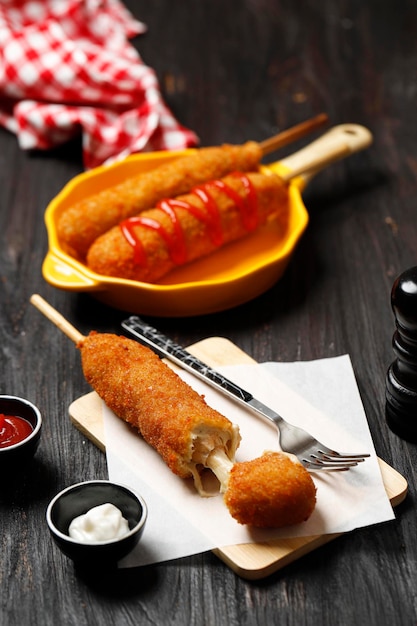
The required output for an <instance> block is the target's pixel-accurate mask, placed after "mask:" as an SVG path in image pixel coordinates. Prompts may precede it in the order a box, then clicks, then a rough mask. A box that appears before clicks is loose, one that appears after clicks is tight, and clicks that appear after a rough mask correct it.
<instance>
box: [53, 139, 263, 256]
mask: <svg viewBox="0 0 417 626" xmlns="http://www.w3.org/2000/svg"><path fill="white" fill-rule="evenodd" d="M261 156H262V151H261V148H260V146H259V145H258V144H257V143H256V142H254V141H249V142H247V143H245V144H243V145H242V146H232V145H228V144H225V145H223V146H220V147H210V148H200V149H198V150H196V152H195V153H193V154H191V155H190V156H187V157H183V158H179V159H177V160H175V161H173V162H170V163H167V164H165V165H161V166H159V167H157V168H155V169H153V170H151V171H149V172H143V173H141V174H138V175H137V176H134V177H132V178H128V179H127V180H125V181H124V182H121V183H119V184H118V185H115V186H113V187H109V188H108V189H104V190H103V191H101V192H99V193H97V194H94V195H92V196H90V197H88V198H85V199H83V200H81V201H79V202H77V203H76V204H74V205H73V206H71V207H68V208H67V209H66V210H65V211H64V212H63V213H62V214H61V216H60V218H59V220H58V223H57V235H58V239H59V241H60V244H61V246H62V248H63V250H64V251H65V252H67V253H68V254H70V255H71V256H74V257H75V258H77V259H79V260H83V259H84V258H85V255H86V254H87V250H88V248H89V247H90V246H91V244H92V243H93V241H94V240H95V239H96V238H97V237H99V236H100V235H102V234H103V233H104V232H106V231H107V230H109V228H112V227H113V226H115V225H116V224H118V223H119V222H120V221H121V220H123V219H126V218H128V217H130V216H132V215H136V214H138V213H140V212H141V211H144V210H146V209H150V208H152V207H153V206H155V204H156V203H157V202H158V201H159V200H161V199H162V198H171V197H174V196H178V195H180V194H184V193H187V192H188V191H189V190H190V189H192V187H194V186H195V185H198V184H200V183H203V182H205V181H207V180H211V179H214V178H221V177H223V176H225V175H226V174H228V173H229V172H232V171H235V170H239V171H242V172H246V171H250V170H254V169H257V167H258V165H259V161H260V159H261Z"/></svg>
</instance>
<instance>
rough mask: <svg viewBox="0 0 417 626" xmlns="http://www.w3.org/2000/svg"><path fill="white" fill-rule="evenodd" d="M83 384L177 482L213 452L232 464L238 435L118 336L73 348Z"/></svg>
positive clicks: (142, 350) (196, 472)
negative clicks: (135, 434)
mask: <svg viewBox="0 0 417 626" xmlns="http://www.w3.org/2000/svg"><path fill="white" fill-rule="evenodd" d="M78 348H79V349H80V351H81V363H82V368H83V373H84V376H85V378H86V380H87V382H88V383H89V384H90V385H91V386H92V387H93V389H94V390H95V391H96V392H97V394H98V395H99V396H100V398H102V400H103V401H104V402H105V404H106V405H107V406H108V407H109V408H110V409H111V410H112V411H113V412H114V413H115V415H116V416H117V417H119V418H121V419H122V420H124V421H125V422H127V423H128V424H130V425H131V426H132V427H133V428H134V429H136V430H137V431H138V432H139V433H140V434H141V435H142V437H143V439H144V440H145V441H146V442H147V443H148V444H149V445H151V446H152V447H153V448H154V449H155V450H156V451H157V452H158V454H159V455H160V456H161V457H162V459H163V460H164V461H165V463H166V465H167V466H168V467H169V468H170V470H171V471H172V472H174V473H175V474H177V475H178V476H180V477H181V478H188V477H192V478H193V479H194V484H195V486H196V488H197V490H198V492H199V493H200V495H203V496H206V495H213V494H211V493H210V494H209V493H206V492H205V490H204V487H203V483H202V480H201V474H202V472H203V470H204V469H205V468H207V467H208V465H207V459H208V457H209V456H210V454H212V453H213V452H215V451H216V453H217V454H220V455H223V456H224V458H226V459H227V460H228V462H229V463H233V462H234V458H235V452H236V449H237V447H238V445H239V443H240V434H239V429H238V427H237V426H236V425H234V424H232V422H230V420H228V419H227V418H226V417H224V416H223V415H221V414H220V413H219V412H218V411H216V410H215V409H213V408H211V407H210V406H208V404H207V403H206V401H205V399H204V397H203V396H201V395H200V394H198V393H197V392H196V391H195V390H194V389H192V388H191V387H190V386H189V385H188V384H187V383H185V382H184V381H183V380H182V379H181V378H180V377H179V376H178V375H177V374H176V373H175V372H174V371H173V370H172V369H171V368H170V367H168V365H166V364H165V363H164V362H163V361H161V359H160V358H159V357H158V356H157V355H156V354H155V353H154V352H153V351H152V350H151V349H150V348H147V347H145V346H143V345H141V344H139V343H138V342H136V341H134V340H132V339H128V338H126V337H123V336H118V335H113V334H110V333H96V332H92V333H90V334H89V335H88V336H87V337H84V338H83V339H82V340H81V341H80V342H79V343H78Z"/></svg>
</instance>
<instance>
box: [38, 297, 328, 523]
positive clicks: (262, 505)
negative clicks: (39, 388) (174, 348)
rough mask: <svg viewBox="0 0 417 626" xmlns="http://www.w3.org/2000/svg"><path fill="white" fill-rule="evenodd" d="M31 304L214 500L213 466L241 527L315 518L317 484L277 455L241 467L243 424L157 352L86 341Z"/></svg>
mask: <svg viewBox="0 0 417 626" xmlns="http://www.w3.org/2000/svg"><path fill="white" fill-rule="evenodd" d="M31 302H32V304H33V305H34V306H36V307H37V308H38V309H39V310H40V311H41V312H42V313H44V315H46V317H48V318H49V319H50V320H51V321H53V322H54V323H55V324H56V325H57V326H58V327H59V328H60V329H61V330H62V331H63V332H65V333H66V334H67V336H68V337H70V339H72V340H73V341H74V342H75V343H76V345H77V347H78V348H79V349H80V352H81V361H82V367H83V372H84V376H85V378H86V380H87V381H88V382H89V384H90V385H91V386H92V387H93V389H94V390H95V391H96V392H97V394H98V395H99V396H100V397H101V398H102V399H103V400H104V402H105V403H106V405H107V406H108V407H109V408H110V409H111V410H112V411H113V412H114V413H115V414H116V415H117V416H118V417H119V418H121V419H123V420H124V421H126V422H127V423H129V424H130V425H131V426H132V427H134V428H135V429H136V430H138V431H139V432H140V434H141V435H142V437H143V438H144V440H145V441H146V442H147V443H148V444H150V445H151V446H152V447H153V448H154V449H155V450H156V451H157V452H158V453H159V454H160V455H161V457H162V458H163V460H164V461H165V463H166V464H167V466H168V467H169V468H170V469H171V471H172V472H174V473H175V474H177V475H178V476H180V477H182V478H187V477H193V479H194V483H195V486H196V488H197V490H198V492H199V493H200V495H202V496H205V495H212V494H207V493H206V492H205V490H204V488H203V485H202V481H201V472H202V470H203V469H205V468H209V469H211V470H212V471H213V473H214V474H215V475H216V476H217V478H218V480H219V482H220V491H221V492H222V493H223V494H224V501H225V504H226V506H227V507H228V509H229V512H230V514H231V515H232V517H234V519H236V521H238V522H239V523H241V524H248V525H251V526H257V527H282V526H287V525H290V524H298V523H301V522H303V521H305V520H306V519H307V518H308V517H309V516H310V515H311V513H312V511H313V510H314V507H315V503H316V489H315V485H314V483H313V480H312V478H311V476H310V474H309V473H308V472H307V470H306V469H305V468H304V467H303V466H302V465H301V463H300V462H299V461H298V459H296V457H293V456H292V455H288V454H284V453H282V452H270V453H266V454H264V455H263V456H262V457H260V458H258V459H254V460H252V461H247V462H242V463H235V458H234V457H235V451H236V448H237V447H238V445H239V442H240V434H239V429H238V427H237V426H236V425H234V424H232V423H231V422H230V420H228V419H227V418H226V417H224V416H223V415H221V414H220V413H219V412H218V411H216V410H214V409H212V408H211V407H209V406H208V405H207V403H206V402H205V400H204V398H203V397H202V396H200V395H199V394H198V393H197V392H196V391H194V390H193V389H192V388H191V387H190V386H189V385H187V384H186V383H185V382H184V381H183V380H182V379H181V378H180V377H179V376H178V375H177V374H176V373H175V372H174V371H173V370H172V369H171V368H169V367H168V366H167V365H166V364H165V363H163V362H162V361H161V360H160V359H159V357H158V356H157V355H156V354H155V353H154V352H152V350H150V349H149V348H147V347H145V346H142V345H141V344H139V343H137V342H136V341H133V340H131V339H127V338H126V337H120V336H117V335H113V334H106V333H95V332H92V333H90V334H89V335H88V336H87V337H85V336H84V335H82V334H81V333H79V332H78V331H77V330H76V329H75V328H74V327H73V326H72V325H71V324H69V323H68V322H67V321H66V320H65V319H64V318H63V317H62V316H61V315H60V314H59V313H58V312H57V311H56V310H55V309H53V308H52V307H51V306H50V305H49V304H48V303H47V302H45V300H43V298H41V297H40V296H38V295H37V294H35V295H33V296H32V297H31Z"/></svg>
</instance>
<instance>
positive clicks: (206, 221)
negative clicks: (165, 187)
mask: <svg viewBox="0 0 417 626" xmlns="http://www.w3.org/2000/svg"><path fill="white" fill-rule="evenodd" d="M271 216H275V217H277V219H278V220H279V222H280V223H281V224H282V231H283V232H284V229H285V226H286V221H287V217H288V192H287V187H286V186H285V184H284V183H283V182H282V181H281V180H280V179H279V177H278V176H276V175H274V174H261V173H260V172H256V173H247V174H244V173H240V172H234V173H232V174H230V175H229V176H226V177H224V178H222V179H220V180H219V179H216V180H214V181H210V182H208V183H205V184H203V185H200V186H198V187H196V188H194V189H193V190H192V193H190V194H187V195H184V196H179V197H178V198H176V199H173V200H162V201H161V202H160V203H159V204H158V206H157V207H156V208H154V209H151V210H150V211H144V212H143V213H142V214H140V215H139V216H135V217H132V218H128V219H127V220H124V221H123V222H121V224H119V225H118V226H115V227H114V228H112V229H110V230H109V231H108V232H106V233H104V234H103V235H102V236H101V237H99V238H97V239H96V241H95V242H94V243H93V244H92V246H91V247H90V249H89V251H88V254H87V265H88V267H89V268H90V269H92V270H93V271H95V272H97V273H98V274H101V275H105V276H114V277H119V278H127V279H131V280H137V281H143V282H149V283H154V282H156V281H158V280H159V279H160V278H162V277H163V276H165V275H166V274H168V272H170V271H171V270H172V269H174V268H175V267H176V266H178V265H181V264H184V263H188V262H191V261H193V260H195V259H198V258H201V257H203V256H206V255H207V254H210V253H211V252H213V251H214V250H216V249H217V248H219V247H220V246H223V245H225V244H227V243H230V242H232V241H235V240H236V239H239V238H241V237H244V236H245V235H247V234H248V233H250V232H252V231H254V230H255V229H256V228H258V227H259V226H260V225H262V224H264V223H265V222H266V221H267V219H269V218H270V217H271Z"/></svg>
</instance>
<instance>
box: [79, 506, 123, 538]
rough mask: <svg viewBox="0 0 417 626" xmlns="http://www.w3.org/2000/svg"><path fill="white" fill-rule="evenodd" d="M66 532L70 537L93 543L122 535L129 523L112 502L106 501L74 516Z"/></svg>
mask: <svg viewBox="0 0 417 626" xmlns="http://www.w3.org/2000/svg"><path fill="white" fill-rule="evenodd" d="M68 532H69V536H70V537H71V538H72V539H76V540H77V541H82V542H84V543H95V542H96V541H109V540H112V539H118V538H119V537H123V535H126V534H127V533H128V532H129V524H128V522H127V520H126V519H125V518H124V517H123V516H122V512H121V511H120V510H119V509H118V508H117V507H116V506H114V504H110V503H109V502H106V503H105V504H100V505H99V506H95V507H93V508H92V509H90V510H89V511H87V513H85V514H84V515H79V516H78V517H75V518H74V519H73V520H72V522H71V524H70V526H69V529H68Z"/></svg>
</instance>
